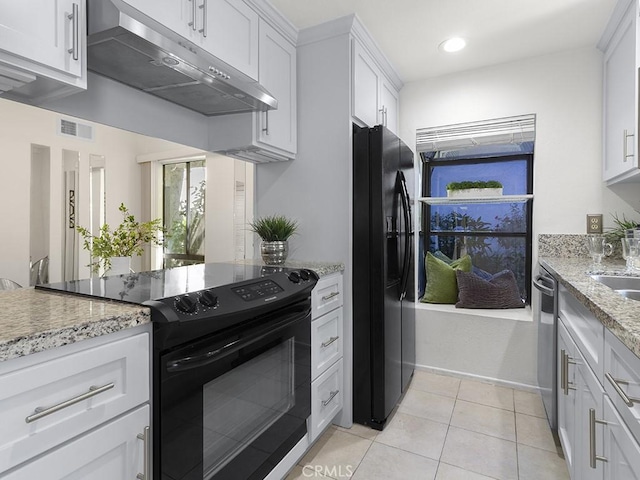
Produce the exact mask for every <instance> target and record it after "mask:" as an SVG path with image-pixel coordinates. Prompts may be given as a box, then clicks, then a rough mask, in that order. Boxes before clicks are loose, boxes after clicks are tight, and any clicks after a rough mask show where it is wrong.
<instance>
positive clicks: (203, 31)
mask: <svg viewBox="0 0 640 480" xmlns="http://www.w3.org/2000/svg"><path fill="white" fill-rule="evenodd" d="M198 8H199V9H200V10H202V28H201V29H200V30H198V32H200V33H201V34H202V36H203V37H205V38H207V0H202V5H200V6H199V7H198Z"/></svg>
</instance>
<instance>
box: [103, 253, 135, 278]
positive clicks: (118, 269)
mask: <svg viewBox="0 0 640 480" xmlns="http://www.w3.org/2000/svg"><path fill="white" fill-rule="evenodd" d="M129 273H131V257H111V268H110V269H109V270H107V272H106V275H128V274H129Z"/></svg>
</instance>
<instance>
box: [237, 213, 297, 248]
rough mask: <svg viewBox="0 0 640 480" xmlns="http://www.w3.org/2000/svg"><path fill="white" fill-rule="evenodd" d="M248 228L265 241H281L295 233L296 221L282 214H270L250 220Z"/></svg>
mask: <svg viewBox="0 0 640 480" xmlns="http://www.w3.org/2000/svg"><path fill="white" fill-rule="evenodd" d="M249 228H250V229H251V230H252V231H254V232H256V233H257V234H258V236H259V237H260V238H261V239H262V240H263V241H265V242H283V241H285V240H287V239H288V238H289V237H290V236H291V235H293V234H294V233H296V230H297V229H298V222H296V221H295V220H290V219H288V218H287V217H285V216H283V215H272V216H267V217H262V218H259V219H258V220H256V221H255V222H250V223H249Z"/></svg>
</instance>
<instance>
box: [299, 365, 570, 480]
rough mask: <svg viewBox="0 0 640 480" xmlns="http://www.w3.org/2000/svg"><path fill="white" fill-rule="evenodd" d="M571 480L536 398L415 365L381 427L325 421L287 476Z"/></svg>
mask: <svg viewBox="0 0 640 480" xmlns="http://www.w3.org/2000/svg"><path fill="white" fill-rule="evenodd" d="M307 478H320V479H322V478H325V479H327V478H329V479H330V478H334V479H338V480H339V479H342V478H353V479H354V480H378V479H385V480H413V479H420V480H487V479H500V480H502V479H504V480H542V479H544V480H569V474H568V472H567V467H566V464H565V461H564V459H563V458H562V457H561V456H560V455H559V454H558V452H557V448H556V445H555V443H554V441H553V437H552V435H551V431H550V429H549V426H548V424H547V420H546V417H545V413H544V407H543V405H542V400H541V399H540V396H539V395H538V394H536V393H529V392H524V391H520V390H513V389H511V388H505V387H498V386H494V385H490V384H487V383H481V382H477V381H472V380H464V379H463V380H461V379H458V378H454V377H448V376H443V375H436V374H433V373H428V372H423V371H416V372H415V374H414V378H413V380H412V382H411V385H410V388H409V390H408V391H407V394H406V395H405V397H404V398H403V400H402V402H401V404H400V405H399V407H398V410H397V412H396V413H395V415H394V416H393V418H392V420H391V421H390V423H389V424H388V425H387V426H386V427H385V429H384V431H382V432H377V431H375V430H372V429H370V428H368V427H364V426H362V425H356V424H354V425H353V427H352V428H351V429H345V428H342V427H334V426H332V427H330V428H329V429H328V430H327V431H326V432H325V433H324V434H323V436H322V437H321V438H320V439H319V440H318V441H317V442H316V444H315V445H314V446H313V447H312V448H311V449H310V450H309V452H307V454H306V455H305V456H304V457H303V458H302V459H301V461H300V462H299V464H298V465H297V466H296V467H295V468H294V469H293V470H292V472H291V473H290V474H289V476H288V477H287V480H299V479H300V480H302V479H307Z"/></svg>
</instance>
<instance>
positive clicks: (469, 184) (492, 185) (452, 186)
mask: <svg viewBox="0 0 640 480" xmlns="http://www.w3.org/2000/svg"><path fill="white" fill-rule="evenodd" d="M500 195H502V184H501V183H500V182H498V181H497V180H488V181H470V180H465V181H462V182H451V183H449V184H447V197H449V198H469V197H497V196H500Z"/></svg>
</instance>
